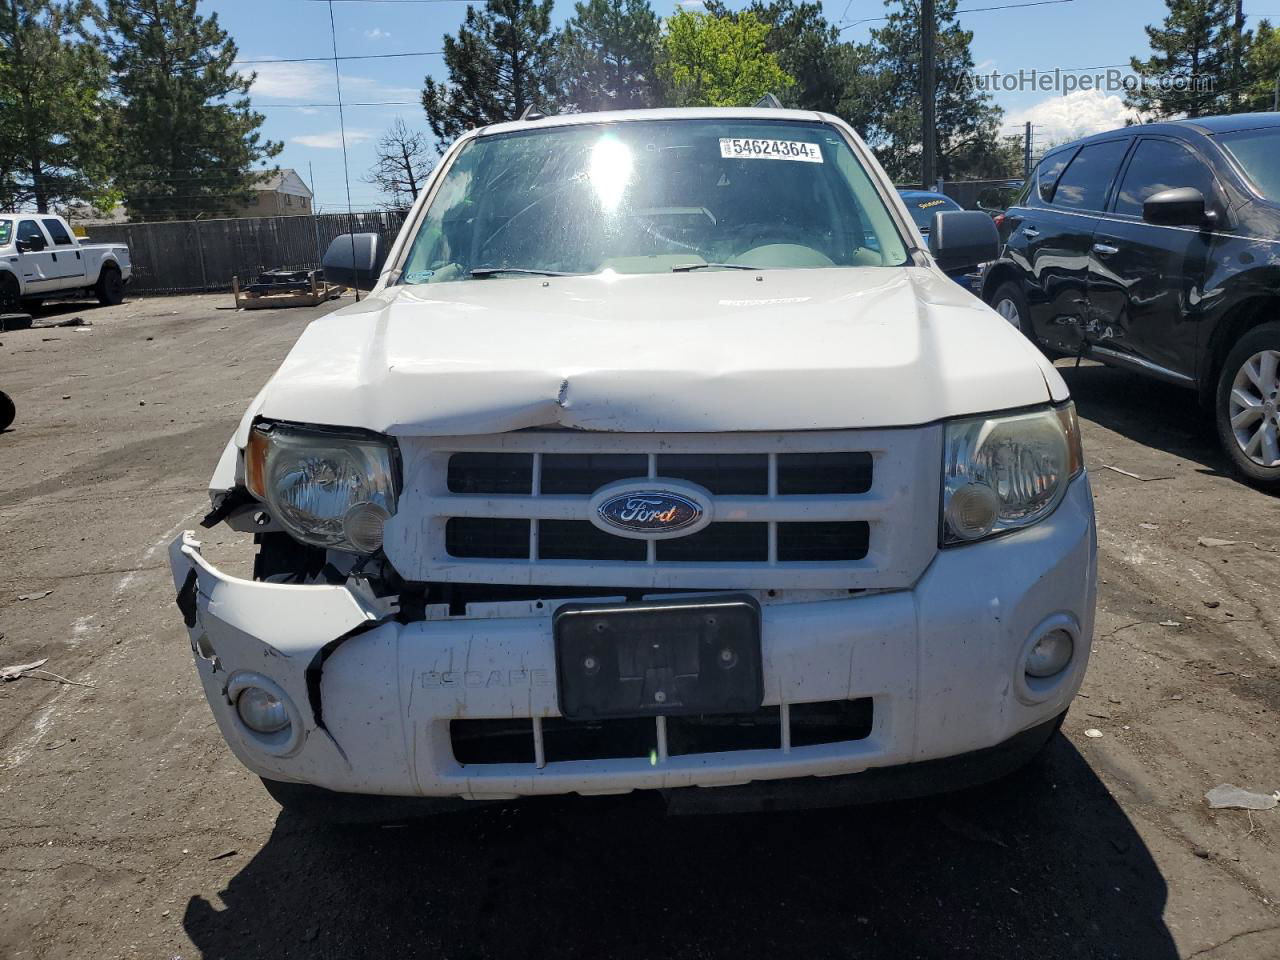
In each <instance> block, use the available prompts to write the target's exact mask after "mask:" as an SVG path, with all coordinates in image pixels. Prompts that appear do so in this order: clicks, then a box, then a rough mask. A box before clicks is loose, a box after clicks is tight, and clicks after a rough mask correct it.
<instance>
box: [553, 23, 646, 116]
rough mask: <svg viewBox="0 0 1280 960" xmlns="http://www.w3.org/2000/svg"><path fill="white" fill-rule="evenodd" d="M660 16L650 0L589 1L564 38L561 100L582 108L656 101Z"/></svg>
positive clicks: (627, 106)
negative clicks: (654, 10) (656, 61)
mask: <svg viewBox="0 0 1280 960" xmlns="http://www.w3.org/2000/svg"><path fill="white" fill-rule="evenodd" d="M657 47H658V17H657V14H655V13H654V12H653V7H651V6H649V0H586V2H585V3H583V2H579V3H576V4H574V15H573V17H572V18H571V19H570V20H569V22H568V23H566V24H565V25H564V31H563V33H562V34H561V39H560V66H559V71H558V72H559V75H560V82H561V90H562V93H563V100H564V102H565V103H566V104H567V105H570V106H572V107H574V108H576V109H578V110H628V109H632V108H637V107H652V106H656V105H657V104H658V103H659V101H660V98H661V94H660V91H659V90H658V87H657V74H656V70H655V68H656V64H655V57H656V54H657Z"/></svg>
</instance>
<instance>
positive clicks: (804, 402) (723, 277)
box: [238, 267, 1066, 446]
mask: <svg viewBox="0 0 1280 960" xmlns="http://www.w3.org/2000/svg"><path fill="white" fill-rule="evenodd" d="M1065 397H1066V388H1065V386H1064V385H1063V384H1062V381H1061V379H1060V378H1059V377H1058V376H1057V374H1056V373H1055V372H1054V371H1053V368H1052V366H1050V365H1049V364H1048V363H1047V362H1046V361H1044V359H1043V358H1042V357H1041V356H1040V353H1039V351H1037V350H1036V349H1034V347H1032V346H1031V345H1030V344H1029V343H1028V342H1027V341H1026V339H1025V338H1023V337H1022V335H1021V334H1019V333H1018V332H1017V331H1015V330H1014V329H1013V328H1012V327H1010V326H1009V325H1008V324H1007V323H1005V322H1004V321H1003V320H1001V319H1000V318H999V317H997V316H996V315H995V314H994V313H993V312H992V311H991V310H989V309H988V308H987V307H985V306H983V305H982V304H981V303H980V302H979V301H978V300H976V299H975V298H974V297H972V296H971V295H970V294H968V293H967V292H965V291H964V290H962V289H961V288H960V287H959V286H957V285H956V284H955V283H953V282H952V281H950V280H947V279H946V278H945V277H943V276H942V275H941V274H940V273H937V272H935V271H934V270H933V269H931V268H927V267H909V268H904V269H889V268H883V267H881V268H854V269H847V268H846V269H818V270H770V271H762V272H760V273H756V272H753V271H750V272H749V271H716V272H712V271H707V272H699V273H684V274H671V275H665V274H664V275H657V276H655V275H641V276H637V275H630V276H620V275H603V276H599V275H598V276H590V277H572V278H558V277H557V278H547V279H545V280H544V279H541V278H537V277H531V278H519V279H506V278H502V279H486V280H472V281H463V282H457V283H441V284H432V285H415V286H397V287H390V288H387V289H386V290H383V291H380V292H378V293H376V294H374V295H372V296H370V297H369V298H367V299H366V300H364V301H362V302H361V303H359V304H353V305H352V306H350V307H347V308H345V309H342V310H339V311H336V312H335V313H332V314H330V315H328V316H326V317H323V318H322V319H319V320H316V321H315V322H313V323H312V324H311V325H310V326H309V327H308V328H307V330H306V332H305V333H303V335H302V337H301V338H300V339H299V340H298V342H297V344H296V345H295V346H294V348H293V350H292V352H291V353H290V354H289V356H288V357H287V358H286V359H285V361H284V363H283V364H282V366H281V367H280V369H279V370H278V371H277V373H276V374H275V376H274V377H273V378H272V379H271V381H270V382H269V383H268V384H267V385H266V387H265V388H264V389H263V391H262V393H261V394H260V395H259V396H258V398H257V400H255V402H254V404H253V408H252V409H251V410H250V411H249V413H248V415H247V416H246V418H245V421H244V424H243V425H242V431H241V436H240V437H238V439H239V440H240V441H241V442H240V444H239V445H241V446H243V440H244V434H245V432H246V431H247V428H248V425H249V424H250V423H251V421H252V420H253V418H254V417H255V416H263V417H268V418H271V419H277V420H290V421H296V422H304V423H320V424H331V425H341V426H353V427H364V428H367V429H370V430H377V431H382V432H388V433H393V434H409V435H412V434H420V435H428V434H430V435H458V434H481V433H499V432H504V431H508V430H518V429H521V428H525V427H536V426H559V427H564V428H573V429H582V430H605V431H627V432H656V431H664V432H693V431H699V432H700V431H708V432H711V431H744V430H817V429H840V428H852V427H889V426H906V425H913V424H921V423H927V422H930V421H934V420H938V419H941V418H943V417H951V416H957V415H962V414H966V413H980V412H986V411H990V410H1000V409H1008V408H1011V407H1020V406H1026V405H1030V404H1036V403H1044V402H1046V401H1047V400H1049V399H1051V398H1053V399H1064V398H1065Z"/></svg>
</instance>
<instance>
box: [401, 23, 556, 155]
mask: <svg viewBox="0 0 1280 960" xmlns="http://www.w3.org/2000/svg"><path fill="white" fill-rule="evenodd" d="M551 5H552V0H486V3H485V5H484V8H483V9H480V10H477V9H476V8H475V7H472V6H470V5H468V7H467V14H466V18H465V19H464V21H463V24H462V26H460V27H459V28H458V35H457V36H456V37H453V36H449V35H447V34H446V35H445V38H444V63H445V67H446V68H447V69H448V71H449V80H448V82H446V83H439V82H437V81H436V80H434V79H433V78H431V77H428V78H427V80H426V84H425V85H424V87H423V90H422V109H423V110H424V111H425V112H426V115H427V123H428V124H429V125H430V126H431V132H432V133H434V134H435V135H436V139H437V141H438V143H437V148H438V149H439V150H441V151H443V150H444V149H445V148H446V147H447V146H448V145H449V144H450V143H452V142H453V141H454V140H456V139H457V138H458V136H459V135H461V134H462V133H464V132H466V131H467V130H470V129H472V128H474V127H482V126H484V125H485V124H489V123H498V122H501V121H503V120H515V119H517V118H518V117H519V116H520V114H522V113H524V110H525V108H526V107H529V106H534V107H537V108H539V109H542V110H550V109H552V108H553V107H554V106H555V104H556V102H557V98H556V96H555V89H556V84H555V69H556V48H557V46H558V44H559V35H558V34H557V33H556V32H555V31H553V30H552V29H551Z"/></svg>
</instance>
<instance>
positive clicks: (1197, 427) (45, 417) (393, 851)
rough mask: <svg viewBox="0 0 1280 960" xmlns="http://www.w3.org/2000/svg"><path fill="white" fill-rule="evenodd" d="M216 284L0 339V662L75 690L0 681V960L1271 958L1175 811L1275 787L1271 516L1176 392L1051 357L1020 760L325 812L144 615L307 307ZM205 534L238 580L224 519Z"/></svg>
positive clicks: (1259, 856) (1278, 779)
mask: <svg viewBox="0 0 1280 960" xmlns="http://www.w3.org/2000/svg"><path fill="white" fill-rule="evenodd" d="M229 302H230V297H229V296H202V297H184V298H170V299H153V300H142V301H135V302H130V303H126V304H124V305H122V306H119V307H112V308H97V307H91V306H89V305H60V306H54V307H52V308H50V309H49V310H48V311H47V312H46V314H45V315H44V316H42V317H41V318H40V320H41V322H42V323H51V322H57V321H58V320H61V319H65V318H68V317H72V316H83V317H84V318H85V320H86V321H88V322H90V323H91V324H92V325H91V326H89V327H86V328H83V329H82V330H77V329H76V328H67V327H64V328H53V329H42V330H29V331H20V332H11V333H5V334H0V344H2V345H0V388H2V389H4V390H6V391H7V392H9V393H10V394H11V395H12V396H13V397H14V398H15V400H16V401H17V404H18V421H17V423H16V424H15V425H14V427H13V428H12V430H10V431H9V432H7V433H5V434H3V435H0V573H2V574H3V586H0V665H7V664H14V663H23V662H26V661H29V660H34V659H37V658H40V657H48V658H50V659H49V663H48V664H47V667H48V668H49V669H50V670H53V671H55V672H56V673H58V674H61V675H62V676H64V677H67V678H70V679H72V680H75V681H78V682H80V683H82V684H86V685H85V686H72V685H65V684H61V683H58V682H55V681H51V680H50V681H41V680H36V679H23V680H20V681H17V682H12V683H5V684H3V685H0V885H2V886H0V957H3V958H6V960H7V958H14V960H17V958H80V957H93V958H111V957H147V958H152V957H156V958H166V960H168V958H174V957H184V958H188V960H190V958H193V957H207V958H218V957H226V958H237V960H238V958H249V957H258V956H262V957H270V958H272V960H282V958H289V957H324V958H344V960H345V958H355V957H401V956H419V955H420V956H431V957H437V956H438V957H441V958H454V960H457V958H480V957H503V958H505V957H534V956H555V957H583V958H588V957H590V958H598V957H601V956H608V957H621V958H637V960H640V958H653V957H657V956H664V957H672V958H678V957H680V958H682V957H711V956H715V957H721V956H725V957H735V958H742V957H779V956H808V957H857V958H872V957H885V958H909V957H983V958H992V957H1037V958H1056V957H1072V958H1076V957H1079V958H1086V957H1088V958H1093V957H1098V958H1102V957H1124V958H1130V957H1133V958H1144V960H1146V958H1156V960H1163V958H1173V957H1181V958H1190V957H1206V958H1215V960H1237V958H1258V960H1263V958H1268V960H1270V958H1275V957H1277V956H1280V909H1278V908H1277V904H1276V900H1277V898H1278V897H1280V858H1278V857H1277V856H1276V847H1277V842H1278V841H1280V810H1273V811H1269V812H1263V813H1252V814H1249V813H1246V812H1244V811H1237V810H1224V811H1212V810H1210V809H1208V807H1207V805H1206V803H1205V801H1204V799H1203V794H1204V793H1205V791H1206V790H1208V789H1209V788H1211V787H1213V786H1215V785H1217V784H1219V783H1222V782H1224V781H1225V782H1231V783H1235V784H1238V785H1240V786H1244V787H1249V788H1253V789H1259V790H1265V791H1271V790H1276V789H1280V746H1278V744H1277V740H1276V737H1275V729H1276V719H1277V711H1278V710H1280V669H1278V655H1280V643H1278V640H1280V634H1278V633H1277V623H1278V621H1280V604H1277V591H1278V587H1277V585H1278V584H1280V576H1278V574H1280V552H1278V551H1280V511H1277V509H1276V506H1277V504H1276V500H1275V499H1274V498H1271V497H1268V496H1265V495H1263V494H1260V493H1258V492H1256V491H1254V490H1251V489H1249V488H1248V487H1245V486H1243V485H1242V484H1240V483H1238V482H1237V481H1236V480H1234V479H1233V478H1231V477H1230V476H1228V475H1226V474H1225V464H1224V461H1223V459H1222V458H1221V457H1220V456H1219V455H1218V454H1217V452H1216V449H1215V444H1214V440H1213V437H1212V434H1211V431H1210V430H1209V429H1208V428H1207V427H1206V426H1205V425H1204V423H1203V421H1202V419H1201V417H1200V415H1199V413H1198V410H1197V408H1196V405H1195V401H1194V398H1193V397H1192V396H1191V395H1190V394H1186V393H1183V392H1181V391H1179V390H1177V389H1176V388H1172V387H1165V386H1162V385H1160V384H1155V383H1151V382H1147V381H1140V380H1137V379H1135V378H1133V377H1131V376H1129V375H1126V374H1123V373H1120V372H1117V371H1112V370H1109V369H1105V368H1102V367H1097V366H1092V365H1084V366H1082V367H1081V368H1079V369H1076V370H1070V369H1067V370H1064V374H1065V376H1066V377H1067V379H1068V382H1069V383H1070V385H1071V387H1072V390H1073V391H1074V392H1075V394H1076V397H1077V401H1078V403H1079V405H1080V409H1081V413H1082V415H1083V418H1084V421H1085V442H1086V452H1087V457H1088V463H1089V466H1090V469H1091V471H1092V475H1093V483H1094V490H1095V493H1096V495H1097V503H1098V512H1099V522H1100V533H1099V537H1100V549H1101V577H1102V584H1101V609H1100V611H1099V623H1098V640H1097V644H1096V647H1095V652H1094V660H1093V663H1092V666H1091V668H1090V673H1089V678H1088V680H1087V682H1086V684H1085V687H1084V691H1083V692H1082V694H1081V696H1080V699H1079V700H1077V701H1076V704H1075V706H1074V707H1073V709H1072V711H1071V714H1070V716H1069V717H1068V719H1067V722H1066V726H1065V728H1064V736H1062V737H1059V738H1057V739H1056V740H1055V741H1054V743H1053V744H1052V745H1051V747H1050V749H1049V751H1048V753H1047V755H1046V757H1045V758H1044V760H1043V761H1042V762H1039V763H1037V764H1035V765H1033V766H1032V767H1030V768H1028V769H1027V770H1025V771H1023V772H1022V773H1019V774H1017V775H1016V776H1014V777H1012V778H1010V779H1008V780H1006V781H1004V782H1002V783H999V784H996V785H994V786H991V787H988V788H984V789H980V790H975V791H970V792H967V793H963V794H958V795H954V796H949V797H943V798H939V799H933V800H928V801H919V802H914V803H909V804H901V805H897V806H889V807H874V808H860V809H848V810H836V811H824V812H820V813H808V814H771V815H755V816H732V817H691V818H671V819H668V818H664V817H663V816H662V815H661V813H660V812H659V811H658V810H657V809H656V808H655V805H654V804H653V803H652V802H651V801H650V800H649V799H648V798H646V797H643V796H639V797H637V796H632V797H622V798H616V799H615V800H593V801H590V802H583V801H577V802H574V801H563V802H561V801H556V802H553V803H547V804H538V805H513V806H507V807H503V806H494V807H487V808H484V809H480V810H477V811H475V812H473V813H467V814H460V815H456V816H450V817H441V818H437V819H435V820H430V821H425V822H420V823H416V824H409V825H405V826H401V827H398V828H380V829H379V828H349V829H345V830H324V829H316V828H312V827H308V826H307V825H305V824H303V823H300V822H298V821H296V820H294V819H291V818H290V817H287V816H282V815H281V814H280V813H279V812H278V809H277V808H276V806H275V805H274V804H273V802H272V801H271V800H270V799H269V798H268V797H267V795H266V794H265V793H264V791H263V790H262V787H261V785H260V784H259V783H258V781H257V780H256V779H255V778H254V777H252V776H250V775H249V774H248V773H247V772H246V771H244V770H243V769H242V768H241V767H240V766H239V765H238V763H237V762H236V761H235V760H234V759H233V758H232V756H231V754H230V753H229V752H228V751H227V750H226V748H225V747H224V746H223V743H222V741H221V739H220V737H219V735H218V733H217V730H216V729H215V727H214V725H213V721H212V719H211V718H210V715H209V711H208V708H207V706H206V704H205V702H204V698H203V696H202V695H201V693H200V690H199V687H198V684H197V682H196V677H195V672H194V670H193V669H192V666H191V663H190V652H189V649H188V646H187V641H186V637H185V633H184V631H183V630H182V628H181V623H180V620H179V618H178V615H177V613H176V611H175V609H174V607H173V587H172V585H171V583H170V580H169V573H168V569H167V564H166V558H165V547H166V546H167V544H168V542H169V541H170V540H171V539H172V538H173V536H175V534H176V533H177V532H178V531H179V530H181V529H182V528H184V527H193V526H195V524H196V521H197V520H198V518H199V516H200V515H201V514H202V513H203V511H204V510H205V509H206V506H207V500H206V498H205V494H204V492H203V491H204V489H205V484H206V481H207V480H208V477H209V474H210V472H211V470H212V467H213V463H214V461H215V459H216V458H217V455H218V453H219V452H220V450H221V448H222V445H223V444H224V443H225V441H226V439H227V437H228V436H229V434H230V432H231V431H232V429H233V427H234V425H235V423H236V421H237V420H238V418H239V416H240V413H241V411H242V410H243V408H244V406H245V404H246V403H247V402H248V400H249V398H250V397H251V396H252V395H253V393H254V392H255V391H256V390H257V389H258V388H259V387H260V386H261V384H262V383H263V381H264V380H265V379H266V378H267V377H268V376H269V375H270V373H271V372H272V370H273V369H274V368H275V366H276V365H277V363H278V362H279V360H280V359H281V358H282V357H283V356H284V354H285V352H286V351H287V350H288V348H289V346H290V344H291V343H292V342H293V340H294V338H295V337H296V336H297V335H298V333H299V332H300V331H301V330H302V328H303V327H304V326H305V325H306V323H307V322H308V320H310V319H311V318H312V317H313V316H316V315H318V314H320V313H322V312H324V311H325V310H326V309H328V308H327V307H326V308H317V309H315V310H309V309H297V310H289V311H279V312H256V313H236V312H234V311H232V310H230V309H226V308H227V307H228V305H229ZM1104 465H1108V466H1111V467H1117V468H1120V469H1122V470H1125V471H1128V472H1129V473H1132V474H1137V475H1138V476H1140V477H1143V478H1148V479H1147V480H1146V481H1145V482H1144V481H1143V480H1138V479H1134V478H1132V477H1130V476H1126V475H1124V474H1121V473H1116V472H1114V471H1112V470H1109V469H1106V468H1105V467H1104ZM1153 478H1161V479H1153ZM1205 538H1208V539H1205ZM204 539H205V540H206V543H207V544H208V548H209V553H210V556H211V558H212V559H214V560H215V562H218V563H221V564H223V565H224V566H227V567H229V568H230V569H232V570H236V571H241V572H243V571H247V569H248V562H249V552H248V550H247V549H246V544H245V542H244V541H243V539H242V538H239V537H238V536H237V535H235V534H230V533H227V532H225V528H220V529H219V530H217V531H211V532H209V533H207V534H206V535H205V538H204ZM43 591H52V592H51V593H49V594H48V595H47V596H43V597H42V598H40V599H26V600H22V599H20V597H22V596H24V595H28V594H33V593H38V592H43ZM1087 728H1096V729H1097V730H1100V731H1101V732H1102V734H1103V736H1102V737H1101V738H1096V739H1095V738H1086V737H1085V736H1084V731H1085V729H1087Z"/></svg>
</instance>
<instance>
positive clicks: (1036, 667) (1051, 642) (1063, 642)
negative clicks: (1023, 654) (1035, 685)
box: [1027, 630, 1075, 679]
mask: <svg viewBox="0 0 1280 960" xmlns="http://www.w3.org/2000/svg"><path fill="white" fill-rule="evenodd" d="M1074 649H1075V643H1074V642H1073V641H1072V639H1071V634H1069V633H1067V631H1065V630H1050V631H1049V632H1048V633H1046V634H1045V635H1044V636H1043V637H1041V638H1040V639H1039V640H1037V641H1036V645H1035V646H1034V647H1032V648H1031V652H1030V653H1029V654H1027V676H1029V677H1037V678H1039V679H1044V678H1045V677H1053V676H1056V675H1057V674H1059V673H1061V672H1062V671H1063V670H1065V669H1066V668H1067V664H1068V663H1070V662H1071V655H1072V653H1073V652H1074Z"/></svg>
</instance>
